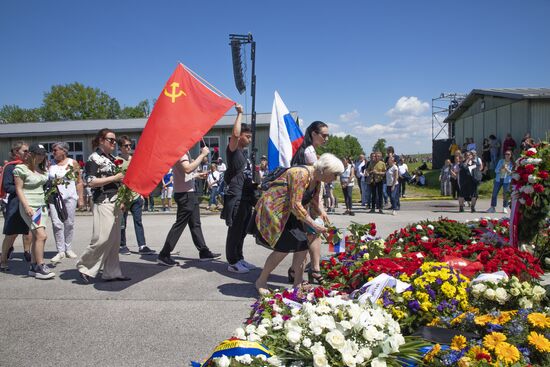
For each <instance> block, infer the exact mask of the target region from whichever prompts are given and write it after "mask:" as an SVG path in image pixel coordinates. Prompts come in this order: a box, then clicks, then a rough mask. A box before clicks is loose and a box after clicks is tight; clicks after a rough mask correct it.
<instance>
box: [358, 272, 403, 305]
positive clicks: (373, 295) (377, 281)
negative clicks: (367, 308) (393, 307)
mask: <svg viewBox="0 0 550 367" xmlns="http://www.w3.org/2000/svg"><path fill="white" fill-rule="evenodd" d="M410 286H411V285H410V284H409V283H405V282H402V281H401V280H399V279H397V278H394V277H392V276H390V275H388V274H386V273H382V274H380V275H378V276H377V277H376V278H374V279H373V280H371V281H369V282H367V283H365V284H364V285H363V286H362V287H361V288H359V289H358V290H356V291H353V292H352V293H351V298H354V296H355V294H357V293H362V294H361V295H360V296H359V298H358V299H357V300H358V301H359V303H366V302H367V300H370V301H371V302H372V303H375V302H376V300H377V299H378V298H380V295H381V294H382V291H383V290H384V288H386V287H391V288H395V291H396V292H397V293H403V292H405V291H406V290H407V289H408V288H409V287H410Z"/></svg>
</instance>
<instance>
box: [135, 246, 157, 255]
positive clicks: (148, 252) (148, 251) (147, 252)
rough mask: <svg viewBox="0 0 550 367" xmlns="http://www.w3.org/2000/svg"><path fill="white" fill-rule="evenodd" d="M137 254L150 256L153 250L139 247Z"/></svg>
mask: <svg viewBox="0 0 550 367" xmlns="http://www.w3.org/2000/svg"><path fill="white" fill-rule="evenodd" d="M138 253H139V254H140V255H152V254H154V253H155V250H151V249H150V248H149V247H147V246H141V247H140V248H139V251H138Z"/></svg>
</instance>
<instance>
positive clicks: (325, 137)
mask: <svg viewBox="0 0 550 367" xmlns="http://www.w3.org/2000/svg"><path fill="white" fill-rule="evenodd" d="M317 135H321V136H322V137H323V139H325V140H327V139H328V137H329V134H321V133H317Z"/></svg>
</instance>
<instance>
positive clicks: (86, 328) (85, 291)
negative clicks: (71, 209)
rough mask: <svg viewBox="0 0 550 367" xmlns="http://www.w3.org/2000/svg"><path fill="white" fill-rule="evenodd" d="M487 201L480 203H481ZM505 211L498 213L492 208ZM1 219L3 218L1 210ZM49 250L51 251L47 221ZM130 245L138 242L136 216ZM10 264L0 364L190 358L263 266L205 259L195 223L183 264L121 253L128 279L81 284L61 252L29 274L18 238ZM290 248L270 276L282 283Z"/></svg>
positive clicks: (344, 219)
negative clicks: (49, 268)
mask: <svg viewBox="0 0 550 367" xmlns="http://www.w3.org/2000/svg"><path fill="white" fill-rule="evenodd" d="M488 204H489V203H488V201H486V200H482V201H481V202H480V203H478V205H477V207H478V209H479V210H481V209H487V208H488ZM337 211H338V212H337V213H336V214H333V215H331V218H332V220H333V222H334V223H335V224H336V225H337V226H339V227H345V226H347V224H349V222H350V221H356V222H359V223H367V222H372V221H374V222H375V223H376V224H377V226H378V231H379V234H380V235H382V236H387V235H388V234H389V233H391V232H393V231H394V230H395V229H398V228H400V227H402V226H405V225H407V224H408V223H411V222H414V221H418V220H422V219H426V218H430V219H437V218H439V217H440V216H444V217H449V218H453V219H458V220H468V219H473V218H477V217H480V216H482V215H484V214H480V213H475V214H472V213H469V212H466V213H458V205H457V203H456V202H455V201H431V202H403V203H402V211H400V212H399V213H398V214H397V215H396V216H391V215H389V214H386V215H380V214H367V213H366V211H365V210H360V209H357V210H356V216H354V217H349V216H343V215H341V214H340V213H341V212H342V210H341V209H340V210H337ZM500 216H503V214H502V213H497V214H492V215H491V217H500ZM174 219H175V213H174V212H172V213H159V214H156V215H145V216H144V217H143V222H144V225H145V235H146V238H147V244H148V245H149V246H150V247H151V248H153V249H155V250H156V251H159V250H160V249H161V247H162V244H163V243H164V239H165V236H166V234H167V233H168V230H169V229H170V226H171V225H172V223H173V221H174ZM91 223H92V218H91V217H90V216H78V217H77V219H76V224H75V228H76V233H75V239H74V241H73V247H74V250H75V252H76V253H77V254H81V253H82V252H83V250H84V249H85V247H86V246H87V245H88V243H89V240H90V237H91V232H92V229H91ZM0 225H3V222H2V220H1V219H0ZM48 225H49V227H50V228H48V232H49V235H48V241H47V245H46V249H47V253H46V258H48V259H49V258H51V257H53V256H54V255H55V253H56V252H55V244H54V241H53V234H52V233H51V225H50V223H48ZM202 227H203V232H204V236H205V238H206V241H207V244H208V246H209V247H210V248H211V250H212V251H215V252H220V253H222V254H223V253H224V246H225V236H226V227H225V224H224V222H223V221H222V220H220V219H219V216H217V215H204V216H203V217H202ZM127 236H128V244H129V247H130V249H131V250H132V251H137V246H136V245H135V243H136V242H135V235H134V231H133V224H132V221H131V219H130V220H129V224H128V231H127ZM15 247H16V249H15V251H16V252H15V254H14V259H13V260H11V261H10V268H11V271H10V272H9V273H1V274H0V310H1V316H0V320H1V322H0V325H1V332H0V346H1V347H0V366H9V367H12V366H13V367H15V366H35V365H40V366H60V367H61V366H71V367H74V366H132V367H134V366H187V365H188V364H189V362H190V361H191V360H200V359H202V358H204V357H206V356H208V355H209V354H210V352H211V351H212V349H213V348H214V347H215V346H216V345H217V343H218V342H219V341H221V340H223V339H225V338H227V337H229V336H231V333H232V332H233V330H234V329H235V328H236V327H238V326H240V325H241V322H242V321H243V320H244V319H245V318H246V317H247V315H248V313H249V310H250V305H251V304H252V303H253V300H254V297H255V296H256V291H255V288H254V281H255V279H256V278H257V276H258V274H259V271H260V270H255V271H252V272H251V273H249V274H244V275H240V274H233V273H229V272H227V264H226V263H225V262H224V260H225V255H224V256H222V258H221V259H220V261H213V262H208V263H204V262H199V261H198V252H197V250H196V249H195V247H194V246H193V244H192V242H191V236H190V234H189V230H188V229H186V230H185V231H184V234H183V235H182V237H181V239H180V241H179V243H178V246H177V247H176V250H179V251H180V254H179V256H175V259H176V260H178V261H180V263H181V266H179V267H174V268H166V267H163V266H160V265H157V264H156V256H139V255H138V254H136V253H133V254H131V255H121V264H122V270H123V273H124V274H125V275H127V276H130V277H131V278H132V280H131V281H129V282H120V283H105V282H102V281H101V280H97V281H93V282H92V283H91V284H87V285H86V284H82V283H81V282H80V281H79V280H78V272H77V271H76V269H75V264H76V260H77V259H64V260H63V262H62V263H60V264H58V265H57V266H56V267H55V270H54V271H55V272H56V274H57V277H56V278H55V279H53V280H46V281H41V280H37V279H34V278H30V277H28V276H27V274H26V273H27V264H26V263H25V262H24V260H23V259H22V245H21V240H20V239H18V240H17V241H16V246H15ZM244 251H245V256H246V259H247V260H248V261H249V262H251V263H254V264H256V265H258V266H262V265H263V263H264V261H265V258H266V256H267V255H268V253H269V251H268V250H266V249H265V248H263V247H260V246H257V245H255V243H254V240H253V239H252V238H249V237H247V238H246V240H245V248H244ZM289 265H290V257H287V259H285V261H284V263H283V264H281V265H280V266H279V267H278V268H277V269H276V271H275V273H274V274H273V276H272V277H271V279H270V285H272V286H283V285H285V280H286V271H287V269H288V267H289Z"/></svg>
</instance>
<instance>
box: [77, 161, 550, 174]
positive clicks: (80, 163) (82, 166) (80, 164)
mask: <svg viewBox="0 0 550 367" xmlns="http://www.w3.org/2000/svg"><path fill="white" fill-rule="evenodd" d="M78 165H79V166H80V168H84V166H85V165H86V163H84V162H83V161H78ZM547 175H548V174H547Z"/></svg>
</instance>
